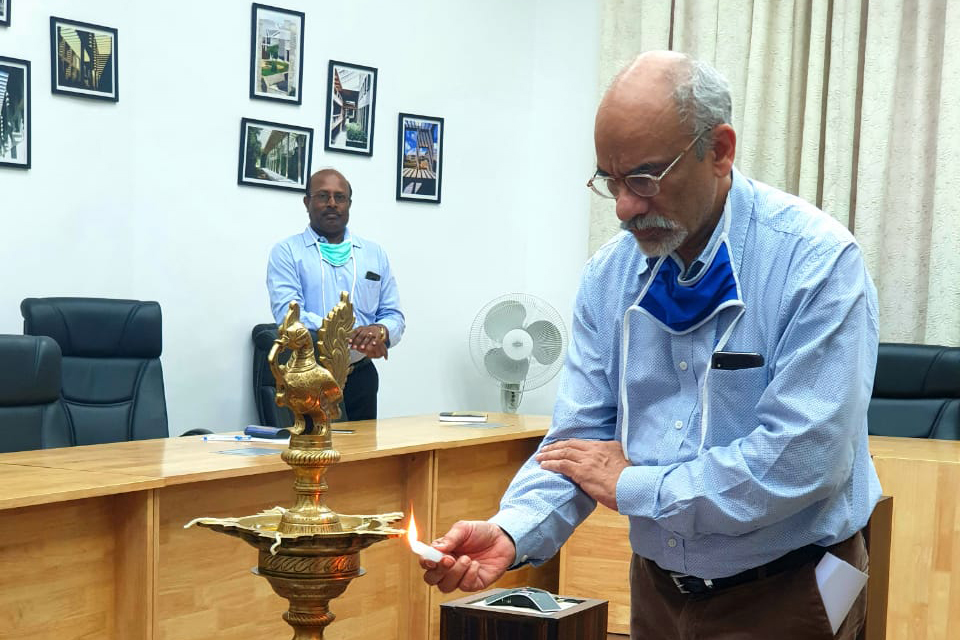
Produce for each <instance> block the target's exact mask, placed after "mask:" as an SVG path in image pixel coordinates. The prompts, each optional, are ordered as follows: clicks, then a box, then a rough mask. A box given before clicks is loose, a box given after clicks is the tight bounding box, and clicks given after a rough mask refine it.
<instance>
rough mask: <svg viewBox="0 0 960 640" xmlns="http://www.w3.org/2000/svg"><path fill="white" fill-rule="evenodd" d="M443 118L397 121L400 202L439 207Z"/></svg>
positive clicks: (400, 118)
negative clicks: (421, 203) (428, 204)
mask: <svg viewBox="0 0 960 640" xmlns="http://www.w3.org/2000/svg"><path fill="white" fill-rule="evenodd" d="M444 128H445V126H444V122H443V118H438V117H435V116H422V115H417V114H414V113H401V114H399V115H398V117H397V200H403V201H407V202H427V203H431V204H440V195H441V187H442V186H443V132H444Z"/></svg>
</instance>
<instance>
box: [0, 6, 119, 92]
mask: <svg viewBox="0 0 960 640" xmlns="http://www.w3.org/2000/svg"><path fill="white" fill-rule="evenodd" d="M7 1H8V2H9V0H7ZM50 60H51V65H50V75H51V83H52V89H53V92H54V93H62V94H65V95H68V96H79V97H81V98H95V99H97V100H110V101H112V102H117V101H118V100H119V99H120V92H119V90H118V87H117V80H118V78H117V30H116V29H111V28H110V27H101V26H99V25H95V24H87V23H86V22H75V21H73V20H66V19H64V18H57V17H55V16H51V17H50Z"/></svg>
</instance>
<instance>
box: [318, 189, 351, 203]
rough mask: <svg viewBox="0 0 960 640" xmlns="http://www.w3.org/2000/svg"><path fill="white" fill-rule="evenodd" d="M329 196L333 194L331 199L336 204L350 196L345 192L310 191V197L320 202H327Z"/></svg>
mask: <svg viewBox="0 0 960 640" xmlns="http://www.w3.org/2000/svg"><path fill="white" fill-rule="evenodd" d="M330 196H333V201H334V202H336V203H337V204H343V203H344V202H346V201H347V200H349V199H350V198H349V197H348V196H347V194H345V193H330V192H329V191H317V192H316V193H311V194H310V198H311V199H313V200H319V201H320V202H327V201H328V200H330Z"/></svg>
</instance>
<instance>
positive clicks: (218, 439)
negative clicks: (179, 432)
mask: <svg viewBox="0 0 960 640" xmlns="http://www.w3.org/2000/svg"><path fill="white" fill-rule="evenodd" d="M250 438H251V436H224V435H216V434H214V435H210V436H203V441H204V442H232V441H234V440H240V441H249V440H250Z"/></svg>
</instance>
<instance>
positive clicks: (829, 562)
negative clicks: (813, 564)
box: [816, 553, 867, 633]
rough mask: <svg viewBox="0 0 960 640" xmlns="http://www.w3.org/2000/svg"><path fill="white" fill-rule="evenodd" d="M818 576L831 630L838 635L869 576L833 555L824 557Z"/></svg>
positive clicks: (819, 565)
mask: <svg viewBox="0 0 960 640" xmlns="http://www.w3.org/2000/svg"><path fill="white" fill-rule="evenodd" d="M816 574H817V588H818V589H819V590H820V598H821V599H822V600H823V608H824V609H826V610H827V618H828V619H829V620H830V628H831V629H833V632H834V633H836V632H837V629H839V628H840V624H841V623H842V622H843V619H844V618H846V617H847V612H849V611H850V607H852V606H853V602H854V600H856V599H857V596H858V595H860V591H861V590H862V589H863V585H865V584H866V583H867V574H865V573H864V572H863V571H860V570H859V569H857V568H856V567H855V566H853V565H852V564H850V563H849V562H846V561H845V560H841V559H840V558H838V557H837V556H835V555H833V554H832V553H827V554H826V555H824V556H823V559H822V560H820V562H819V564H817V569H816Z"/></svg>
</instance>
